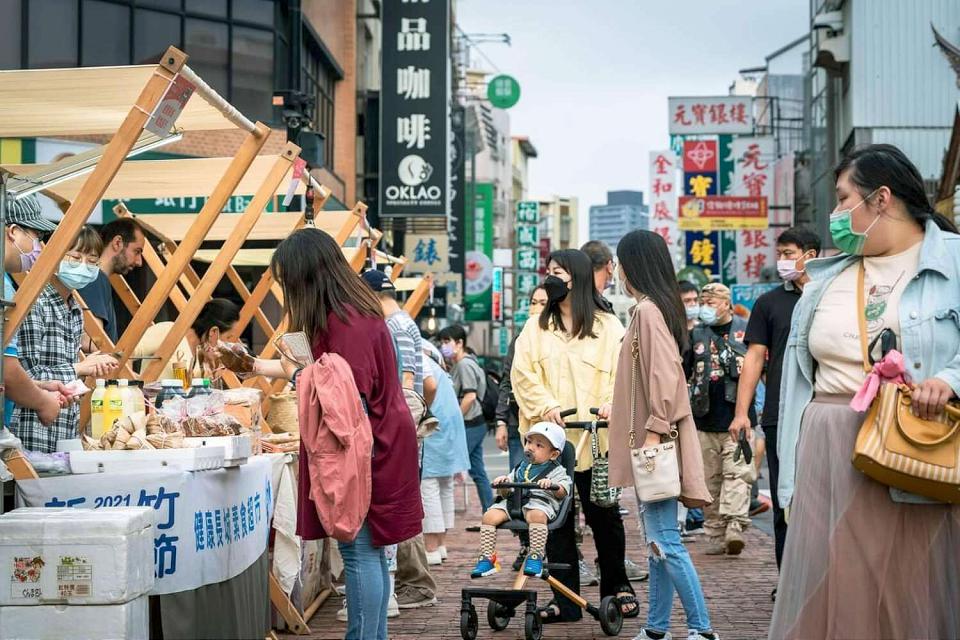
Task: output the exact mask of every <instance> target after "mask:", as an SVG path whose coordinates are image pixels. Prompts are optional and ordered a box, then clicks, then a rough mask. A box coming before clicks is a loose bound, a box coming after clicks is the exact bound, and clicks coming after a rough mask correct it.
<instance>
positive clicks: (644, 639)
mask: <svg viewBox="0 0 960 640" xmlns="http://www.w3.org/2000/svg"><path fill="white" fill-rule="evenodd" d="M633 640H653V636H650V635H647V630H646V629H640V633H638V634H637V635H636V636H634V638H633ZM661 640H673V636H672V635H670V632H669V631H667V635H665V636H663V638H662V639H661ZM687 640H689V638H688V639H687Z"/></svg>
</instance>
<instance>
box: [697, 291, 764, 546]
mask: <svg viewBox="0 0 960 640" xmlns="http://www.w3.org/2000/svg"><path fill="white" fill-rule="evenodd" d="M700 303H701V307H700V321H701V323H702V324H701V325H700V326H698V327H696V328H694V330H693V332H692V334H691V339H690V343H691V348H690V350H689V351H688V352H687V353H686V354H685V357H684V367H685V369H686V371H687V375H688V379H689V381H690V384H689V389H690V406H691V408H692V409H693V416H694V418H695V419H696V423H697V432H698V435H699V438H700V447H701V449H702V450H703V467H704V475H705V477H706V480H707V488H708V489H709V490H710V495H711V496H712V498H713V502H712V503H711V504H710V505H708V506H707V507H705V508H704V516H705V519H706V521H705V522H704V529H705V530H706V533H707V536H708V539H709V545H708V547H707V551H706V552H707V554H709V555H722V554H724V553H727V554H730V555H739V554H740V552H741V551H743V546H744V539H743V530H744V529H746V528H747V527H748V526H749V525H750V517H749V514H748V512H749V508H750V485H751V483H752V482H753V481H754V479H755V478H754V477H753V475H754V473H755V471H754V467H753V465H751V464H750V463H749V460H747V457H748V456H746V455H742V454H741V455H739V456H738V455H736V452H737V447H738V444H737V443H735V442H733V441H732V440H731V439H730V435H729V434H728V433H727V428H728V427H729V426H730V421H731V420H733V417H734V413H735V411H736V401H737V384H738V381H739V378H740V371H741V370H742V368H743V358H744V356H745V355H746V352H747V347H746V345H745V344H744V343H743V338H744V334H745V332H746V329H747V321H746V320H744V319H743V318H741V317H739V316H735V315H734V314H733V305H732V302H731V295H730V289H729V288H727V287H726V286H724V285H722V284H720V283H719V282H713V283H710V284H708V285H706V286H705V287H704V288H703V289H702V290H701V292H700ZM750 423H751V424H756V423H757V417H756V413H755V411H754V409H753V405H752V404H751V408H750Z"/></svg>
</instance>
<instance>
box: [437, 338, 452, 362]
mask: <svg viewBox="0 0 960 640" xmlns="http://www.w3.org/2000/svg"><path fill="white" fill-rule="evenodd" d="M440 353H441V354H443V357H444V358H446V359H447V360H452V359H453V343H452V342H444V343H443V344H441V345H440Z"/></svg>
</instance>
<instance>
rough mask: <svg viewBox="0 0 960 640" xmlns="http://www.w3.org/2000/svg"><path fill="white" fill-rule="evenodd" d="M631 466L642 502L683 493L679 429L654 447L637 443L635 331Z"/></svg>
mask: <svg viewBox="0 0 960 640" xmlns="http://www.w3.org/2000/svg"><path fill="white" fill-rule="evenodd" d="M630 350H631V354H632V356H633V357H632V358H631V367H630V441H629V447H630V466H631V468H632V470H633V484H634V486H635V487H636V490H637V498H638V499H639V500H640V502H661V501H663V500H669V499H670V498H678V497H679V496H680V464H679V460H678V459H677V443H676V439H677V435H678V434H677V430H676V428H673V429H671V430H670V438H671V439H670V440H667V441H666V442H661V443H660V444H658V445H656V446H654V447H642V446H641V447H640V448H639V449H637V448H634V447H635V446H636V439H637V432H636V421H637V366H638V364H637V363H638V360H639V357H640V341H639V339H638V338H637V336H636V335H634V336H633V340H632V341H631V344H630Z"/></svg>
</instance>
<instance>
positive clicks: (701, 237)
mask: <svg viewBox="0 0 960 640" xmlns="http://www.w3.org/2000/svg"><path fill="white" fill-rule="evenodd" d="M684 238H685V241H686V247H685V252H686V259H687V266H689V267H695V268H698V269H702V270H703V271H705V272H707V273H709V274H710V275H711V276H714V277H719V276H720V264H721V259H720V232H719V231H714V232H712V233H703V232H702V231H691V232H688V233H686V234H684Z"/></svg>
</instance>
